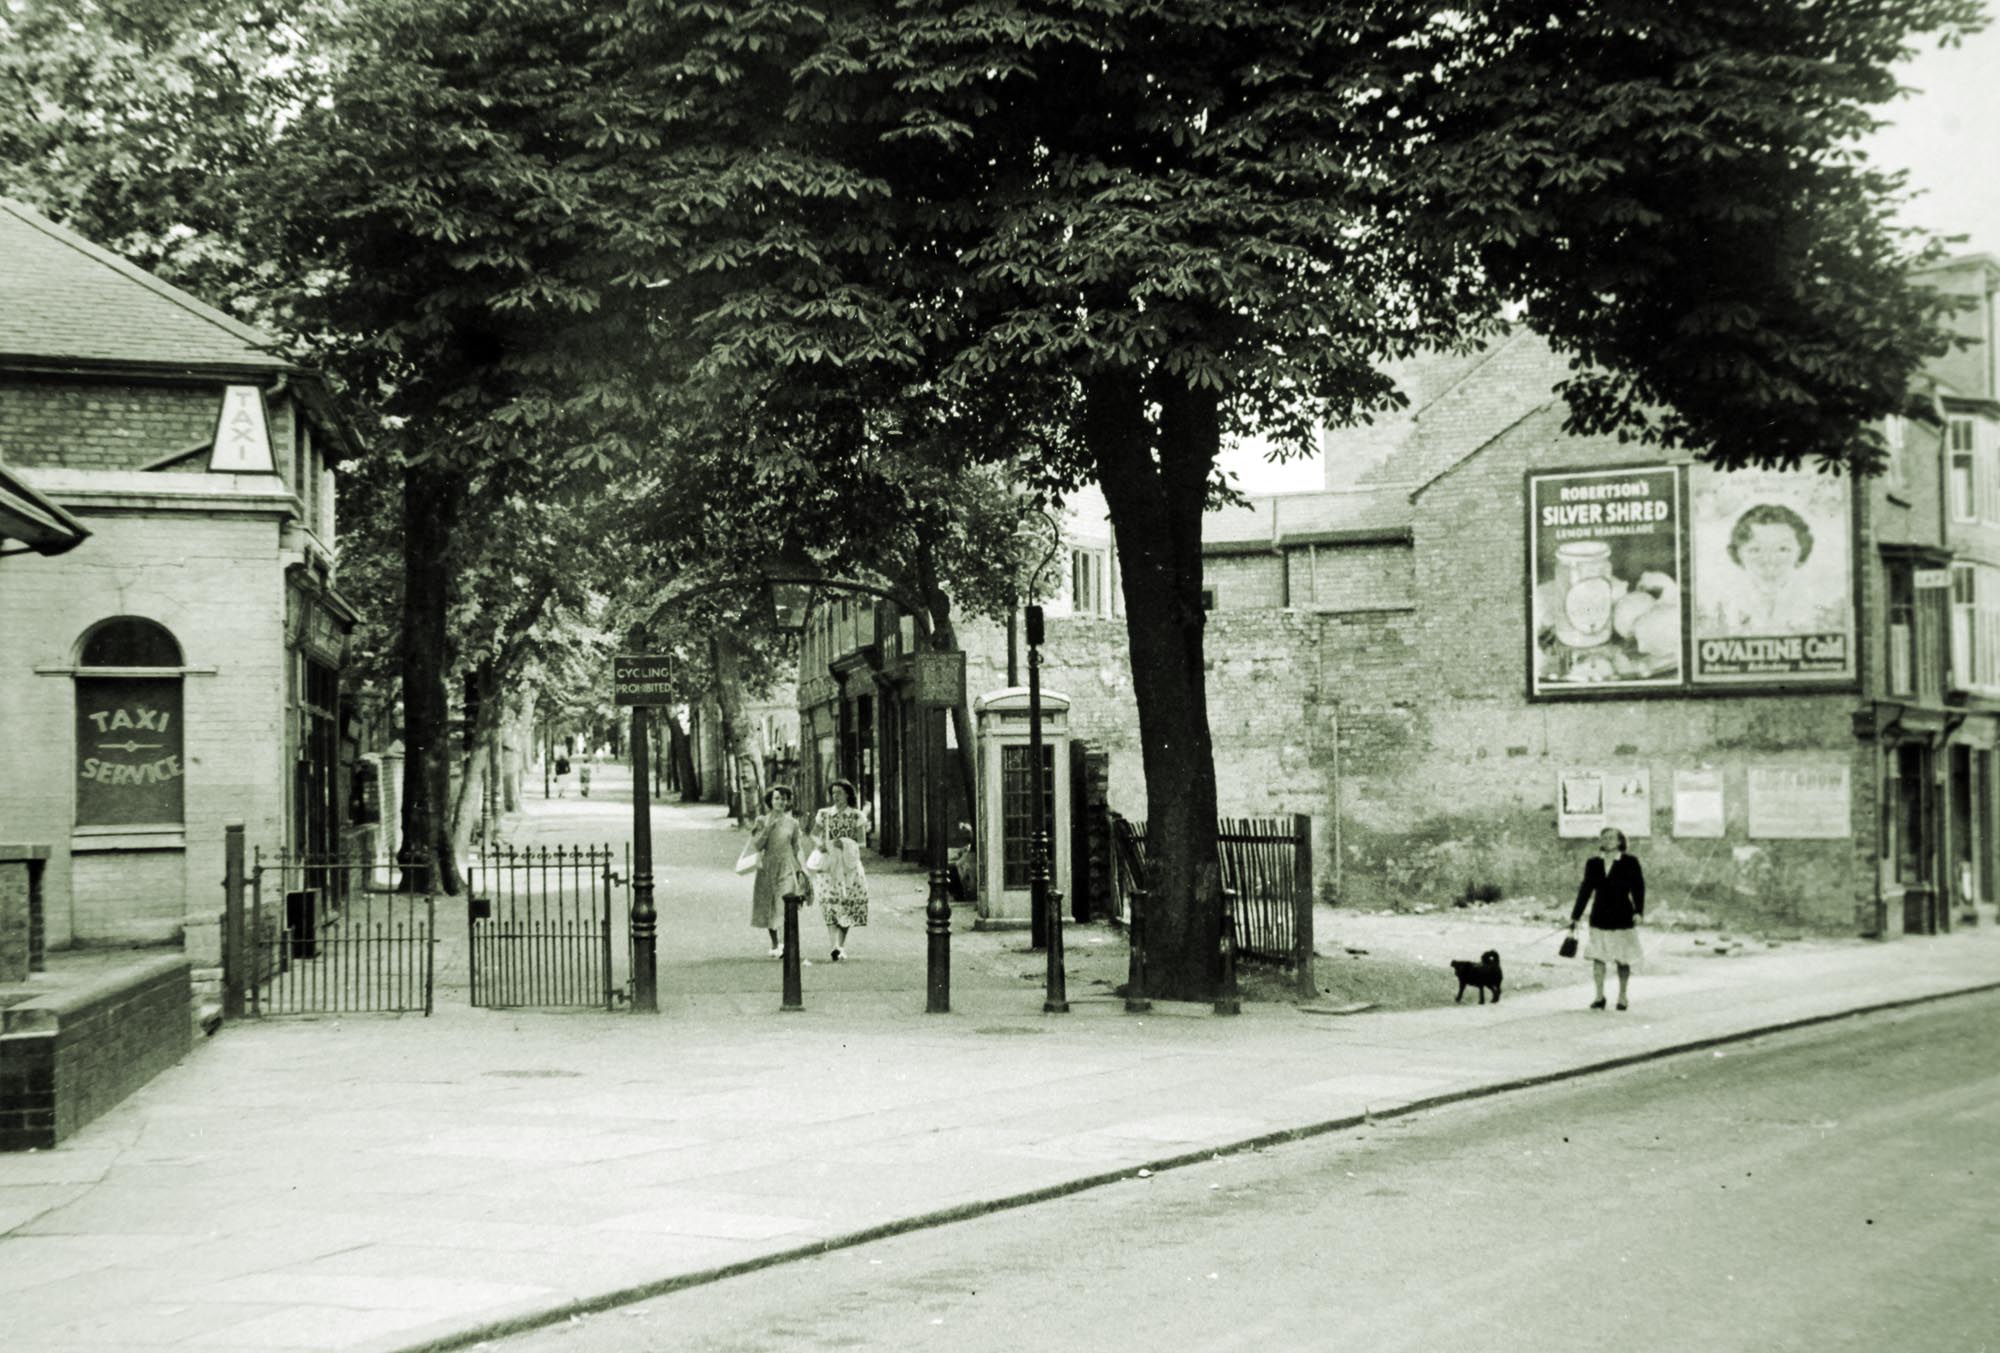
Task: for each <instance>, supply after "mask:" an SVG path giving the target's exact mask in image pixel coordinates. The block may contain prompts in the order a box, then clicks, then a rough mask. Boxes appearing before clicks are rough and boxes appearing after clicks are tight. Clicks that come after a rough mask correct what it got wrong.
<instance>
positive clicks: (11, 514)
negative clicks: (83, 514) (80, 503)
mask: <svg viewBox="0 0 2000 1353" xmlns="http://www.w3.org/2000/svg"><path fill="white" fill-rule="evenodd" d="M89 534H90V531H89V529H88V528H87V527H85V526H84V524H83V523H82V522H80V521H78V520H77V519H76V518H75V517H72V516H70V514H69V513H67V512H65V511H63V510H62V509H61V508H59V507H57V506H56V505H55V504H54V503H52V502H50V501H49V500H48V499H46V498H44V497H43V496H42V495H41V494H39V493H36V492H35V491H34V490H33V489H31V488H29V487H28V486H27V485H26V484H24V483H22V482H21V481H20V480H19V479H17V478H15V476H14V475H13V474H12V473H11V472H10V471H9V470H8V469H7V467H6V466H4V465H0V554H20V553H22V551H21V550H19V549H9V548H7V544H8V542H9V541H19V542H20V543H21V544H23V545H25V546H27V548H28V549H30V550H33V551H34V552H35V553H37V554H61V553H62V552H63V551H64V550H70V549H75V548H76V547H77V546H78V545H81V544H82V543H83V541H84V537H86V536H88V535H89Z"/></svg>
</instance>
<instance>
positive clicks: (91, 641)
mask: <svg viewBox="0 0 2000 1353" xmlns="http://www.w3.org/2000/svg"><path fill="white" fill-rule="evenodd" d="M77 665H78V666H80V667H179V666H180V665H181V646H180V645H179V644H177V643H175V642H174V636H173V635H171V634H169V633H167V631H166V629H165V627H164V626H161V625H156V624H154V623H153V622H152V621H150V620H142V619H140V618H139V617H138V616H136V615H121V616H119V617H118V618H117V619H116V620H104V621H100V622H99V623H98V624H96V625H94V626H92V627H91V629H90V632H89V633H87V634H86V635H84V636H83V651H82V653H81V654H80V655H79V657H78V662H77Z"/></svg>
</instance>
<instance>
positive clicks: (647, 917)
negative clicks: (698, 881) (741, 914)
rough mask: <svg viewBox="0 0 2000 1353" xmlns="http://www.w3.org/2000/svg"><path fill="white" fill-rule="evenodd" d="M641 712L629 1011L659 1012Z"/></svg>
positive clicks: (637, 642)
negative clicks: (630, 1002) (630, 1004)
mask: <svg viewBox="0 0 2000 1353" xmlns="http://www.w3.org/2000/svg"><path fill="white" fill-rule="evenodd" d="M632 651H633V652H634V653H644V652H645V651H646V627H645V626H643V625H635V626H633V627H632ZM647 742H648V739H647V736H646V706H645V705H643V704H635V705H633V706H632V1008H633V1009H634V1010H637V1011H640V1012H641V1013H644V1014H648V1015H657V1014H658V1013H659V1012H660V967H659V962H660V956H659V953H658V951H657V948H656V946H657V943H658V939H659V933H660V916H659V913H658V912H657V911H655V910H654V909H653V801H652V795H651V793H650V790H651V788H652V786H651V784H650V782H649V781H648V780H647V777H646V769H647V767H646V753H647V751H648V747H647Z"/></svg>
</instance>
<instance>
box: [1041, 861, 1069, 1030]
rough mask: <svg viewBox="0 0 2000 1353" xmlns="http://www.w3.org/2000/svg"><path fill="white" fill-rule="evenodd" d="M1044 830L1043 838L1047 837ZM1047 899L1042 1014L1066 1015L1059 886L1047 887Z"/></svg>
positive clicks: (1044, 869)
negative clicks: (1045, 986)
mask: <svg viewBox="0 0 2000 1353" xmlns="http://www.w3.org/2000/svg"><path fill="white" fill-rule="evenodd" d="M1047 835H1048V834H1047V833H1046V832H1044V833H1043V836H1044V838H1046V837H1047ZM1048 850H1049V847H1048V841H1047V840H1046V839H1044V840H1043V842H1042V861H1043V863H1042V873H1043V875H1044V876H1046V875H1047V873H1048V868H1049V866H1048ZM1045 891H1046V892H1047V894H1048V899H1049V977H1048V994H1047V995H1045V996H1044V997H1043V998H1042V1013H1043V1014H1044V1015H1067V1014H1068V1013H1069V975H1068V973H1067V972H1066V971H1065V970H1064V968H1063V923H1062V904H1063V894H1062V890H1061V889H1060V888H1047V887H1045Z"/></svg>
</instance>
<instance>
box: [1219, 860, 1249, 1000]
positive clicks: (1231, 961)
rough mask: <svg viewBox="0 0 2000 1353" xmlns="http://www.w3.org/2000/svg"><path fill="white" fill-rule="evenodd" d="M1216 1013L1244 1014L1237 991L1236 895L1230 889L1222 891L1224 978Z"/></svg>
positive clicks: (1220, 986) (1220, 987) (1222, 978)
mask: <svg viewBox="0 0 2000 1353" xmlns="http://www.w3.org/2000/svg"><path fill="white" fill-rule="evenodd" d="M1215 1013H1216V1014H1218V1015H1240V1014H1242V1013H1243V998H1242V996H1241V995H1240V994H1239V993H1238V991H1237V989H1236V893H1235V891H1234V890H1233V889H1229V888H1224V889H1223V890H1222V976H1221V981H1220V982H1219V983H1218V984H1217V986H1216V990H1215Z"/></svg>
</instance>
